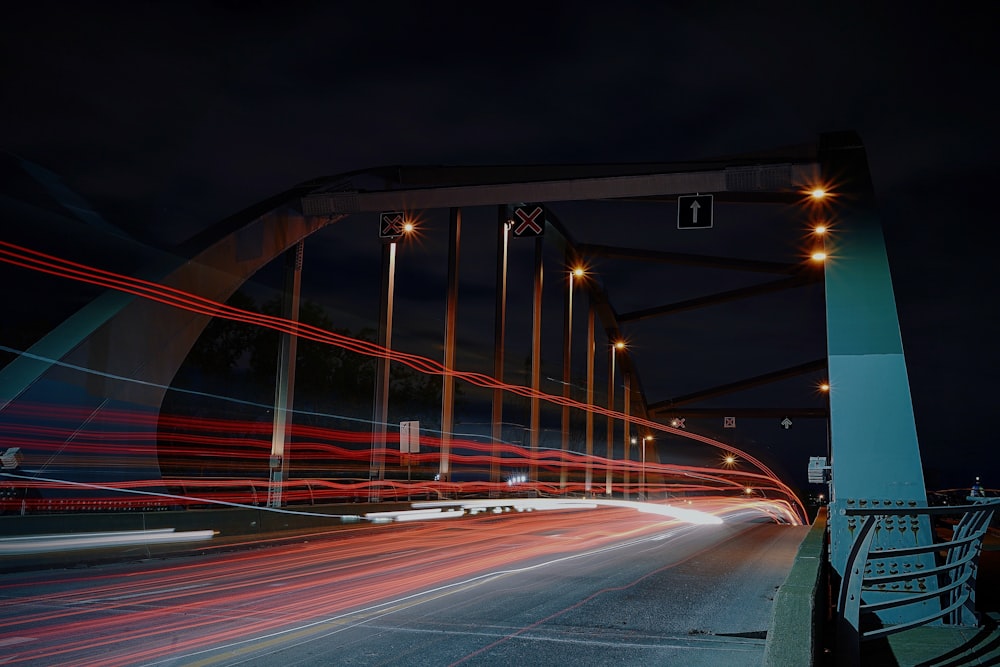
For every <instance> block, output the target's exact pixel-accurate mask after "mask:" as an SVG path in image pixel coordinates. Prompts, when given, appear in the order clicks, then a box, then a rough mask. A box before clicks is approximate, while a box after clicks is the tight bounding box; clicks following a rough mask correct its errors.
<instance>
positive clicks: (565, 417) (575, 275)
mask: <svg viewBox="0 0 1000 667" xmlns="http://www.w3.org/2000/svg"><path fill="white" fill-rule="evenodd" d="M585 274H586V271H585V270H584V268H583V267H582V266H580V265H577V266H576V267H574V268H573V269H572V270H571V271H570V272H569V282H568V292H567V294H566V312H565V318H564V320H563V378H562V382H563V392H562V393H563V398H565V399H567V403H566V404H564V405H563V407H562V450H563V452H566V451H568V450H569V404H568V400H569V398H570V380H571V379H572V378H571V375H572V372H571V356H572V349H573V281H574V279H576V280H579V279H581V278H583V276H584V275H585ZM567 477H568V471H567V469H566V459H565V458H563V459H562V463H561V469H560V472H559V488H560V489H565V488H566V481H567Z"/></svg>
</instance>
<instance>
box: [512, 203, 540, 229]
mask: <svg viewBox="0 0 1000 667" xmlns="http://www.w3.org/2000/svg"><path fill="white" fill-rule="evenodd" d="M512 231H513V232H514V236H541V235H542V234H543V233H544V232H545V209H543V208H542V207H541V206H540V205H539V204H527V205H525V206H515V207H514V226H513V228H512Z"/></svg>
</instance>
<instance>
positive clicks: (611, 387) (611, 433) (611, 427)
mask: <svg viewBox="0 0 1000 667" xmlns="http://www.w3.org/2000/svg"><path fill="white" fill-rule="evenodd" d="M624 349H625V341H622V340H618V341H615V342H614V343H612V344H611V346H610V347H609V348H608V355H609V356H608V359H609V361H608V410H612V411H613V410H614V409H615V351H617V350H624ZM614 437H615V422H614V420H613V419H612V418H611V417H610V416H608V457H607V460H608V463H607V472H606V473H605V479H604V492H605V493H606V494H607V496H608V497H609V498H610V497H611V472H612V471H611V461H612V460H613V457H614V450H613V446H614ZM626 437H627V436H626Z"/></svg>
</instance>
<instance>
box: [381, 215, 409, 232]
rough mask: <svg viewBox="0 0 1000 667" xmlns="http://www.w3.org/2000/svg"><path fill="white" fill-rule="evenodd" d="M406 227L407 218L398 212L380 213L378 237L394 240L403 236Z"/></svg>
mask: <svg viewBox="0 0 1000 667" xmlns="http://www.w3.org/2000/svg"><path fill="white" fill-rule="evenodd" d="M405 225H406V216H405V215H404V214H403V213H400V212H398V211H392V212H391V213H379V216H378V235H379V236H380V237H382V238H384V239H394V238H396V237H397V236H402V235H403V228H404V226H405Z"/></svg>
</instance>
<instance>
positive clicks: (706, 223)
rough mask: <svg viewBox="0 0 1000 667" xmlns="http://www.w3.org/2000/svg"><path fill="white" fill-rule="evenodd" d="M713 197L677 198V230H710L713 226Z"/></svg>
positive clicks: (685, 196)
mask: <svg viewBox="0 0 1000 667" xmlns="http://www.w3.org/2000/svg"><path fill="white" fill-rule="evenodd" d="M712 200H713V197H712V195H681V196H680V197H678V198H677V229H709V228H711V226H712Z"/></svg>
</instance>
